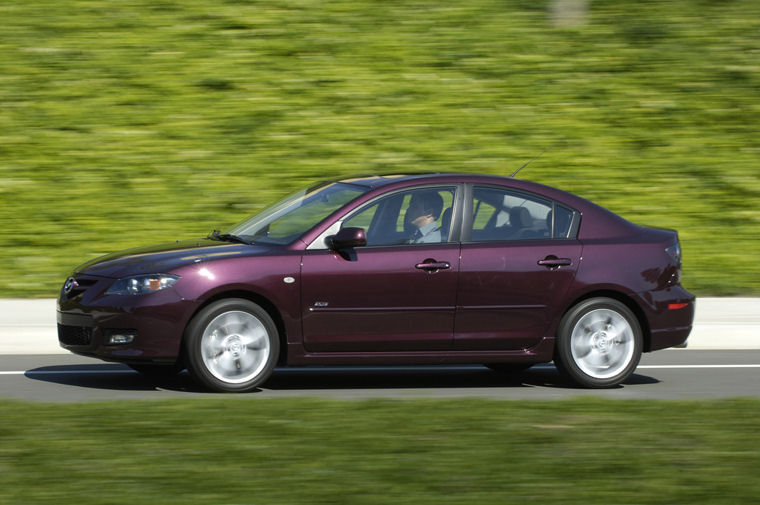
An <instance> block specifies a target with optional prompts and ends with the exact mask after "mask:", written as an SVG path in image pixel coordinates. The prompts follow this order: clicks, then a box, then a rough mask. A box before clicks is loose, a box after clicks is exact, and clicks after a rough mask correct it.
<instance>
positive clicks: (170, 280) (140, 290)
mask: <svg viewBox="0 0 760 505" xmlns="http://www.w3.org/2000/svg"><path fill="white" fill-rule="evenodd" d="M178 280H179V276H177V275H168V274H151V275H135V276H134V277H124V278H123V279H119V280H118V281H116V282H114V283H113V284H112V285H111V287H110V288H108V291H106V294H107V295H146V294H148V293H155V292H156V291H161V290H162V289H166V288H168V287H171V286H173V285H174V283H175V282H177V281H178Z"/></svg>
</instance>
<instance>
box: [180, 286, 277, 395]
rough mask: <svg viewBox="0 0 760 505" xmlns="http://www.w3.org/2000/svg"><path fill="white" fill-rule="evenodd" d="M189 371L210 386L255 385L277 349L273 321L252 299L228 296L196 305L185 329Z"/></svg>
mask: <svg viewBox="0 0 760 505" xmlns="http://www.w3.org/2000/svg"><path fill="white" fill-rule="evenodd" d="M185 351H186V353H187V365H188V371H189V372H190V374H191V375H192V376H193V378H195V380H197V381H198V382H199V383H200V384H202V385H203V386H205V387H207V388H208V389H211V390H213V391H219V392H227V393H243V392H248V391H252V390H254V389H256V387H257V386H259V385H260V384H262V383H263V382H265V381H266V380H267V379H268V378H269V376H270V375H271V374H272V372H273V371H274V367H275V365H276V364H277V358H278V356H279V354H280V339H279V335H278V332H277V326H276V325H275V324H274V321H273V320H272V318H271V317H270V316H269V314H268V313H267V311H265V310H264V309H263V308H261V307H260V306H259V305H256V304H255V303H253V302H251V301H249V300H244V299H240V298H229V299H226V300H220V301H218V302H215V303H212V304H211V305H209V306H208V307H205V308H204V309H203V310H201V311H200V312H199V313H198V314H197V315H196V316H195V317H194V318H193V319H192V320H191V321H190V324H189V325H188V326H187V329H186V330H185Z"/></svg>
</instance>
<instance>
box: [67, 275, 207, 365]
mask: <svg viewBox="0 0 760 505" xmlns="http://www.w3.org/2000/svg"><path fill="white" fill-rule="evenodd" d="M114 280H115V279H111V278H105V277H95V276H86V275H78V276H77V281H78V285H77V289H74V290H70V291H69V292H65V291H64V290H61V294H60V296H59V299H58V313H57V322H58V341H59V344H60V346H61V347H62V348H64V349H67V350H69V351H71V352H73V353H75V354H80V355H83V356H91V357H96V358H100V359H103V360H106V361H118V362H125V363H130V362H135V363H138V362H174V361H176V360H177V357H178V356H179V354H180V350H181V343H182V333H183V331H184V328H185V325H186V323H187V320H188V319H189V317H190V315H191V314H192V313H193V311H194V306H193V304H192V303H191V302H189V301H187V300H184V299H182V298H181V297H180V296H179V295H178V294H177V293H176V291H175V290H174V289H172V288H169V289H166V290H162V291H159V292H156V293H151V294H147V295H138V296H126V295H125V296H120V295H106V294H105V292H106V290H107V289H108V288H109V287H110V286H111V284H112V283H113V282H114ZM125 333H129V334H132V335H134V340H133V341H132V342H129V343H124V344H117V345H114V344H110V343H109V337H110V336H111V335H114V334H125Z"/></svg>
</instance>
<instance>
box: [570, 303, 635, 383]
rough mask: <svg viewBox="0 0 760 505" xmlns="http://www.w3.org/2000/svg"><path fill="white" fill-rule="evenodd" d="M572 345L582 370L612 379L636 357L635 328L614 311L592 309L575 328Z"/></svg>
mask: <svg viewBox="0 0 760 505" xmlns="http://www.w3.org/2000/svg"><path fill="white" fill-rule="evenodd" d="M570 346H571V352H572V355H573V360H574V361H575V363H576V365H578V368H580V369H581V370H582V371H583V373H585V374H586V375H588V376H590V377H593V378H595V379H609V378H611V377H615V376H616V375H618V374H620V373H621V372H623V371H624V370H625V369H626V367H627V366H628V365H629V364H630V363H631V359H633V353H634V348H635V339H634V335H633V328H632V327H631V324H630V323H629V322H628V320H627V319H626V318H625V317H623V316H622V315H621V314H620V313H619V312H617V311H615V310H612V309H596V310H592V311H590V312H588V313H587V314H584V315H583V317H581V318H580V319H579V320H578V322H577V323H576V324H575V326H574V327H573V332H572V334H571V336H570Z"/></svg>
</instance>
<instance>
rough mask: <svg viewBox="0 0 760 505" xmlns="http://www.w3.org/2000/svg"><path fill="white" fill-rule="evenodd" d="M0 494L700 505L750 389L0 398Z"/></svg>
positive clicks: (713, 494)
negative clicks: (724, 392) (477, 396)
mask: <svg viewBox="0 0 760 505" xmlns="http://www.w3.org/2000/svg"><path fill="white" fill-rule="evenodd" d="M0 408H1V409H2V417H1V418H0V503H3V504H6V503H8V504H11V503H13V504H16V503H24V504H30V505H31V504H45V503H49V504H56V505H58V504H61V503H76V504H82V505H85V504H90V503H92V504H98V505H105V504H122V503H143V502H145V503H158V502H160V503H166V504H172V503H177V504H183V505H190V504H195V503H198V504H209V503H214V504H223V503H224V504H268V505H275V504H288V505H290V504H293V503H298V504H312V503H313V504H318V503H345V504H351V505H354V504H387V503H398V504H406V503H409V504H435V505H438V504H442V503H478V504H490V503H494V504H505V503H516V504H524V503H540V504H545V503H567V504H575V503H577V504H582V505H593V504H609V503H616V504H626V503H646V504H669V503H678V504H682V503H688V504H708V503H710V504H712V503H715V504H717V503H721V504H723V503H752V502H755V501H756V498H757V496H758V493H760V481H758V479H757V472H758V470H760V452H758V450H757V442H758V435H757V418H758V416H760V402H758V401H757V400H727V401H713V402H700V403H698V402H650V401H647V402H642V401H631V402H616V401H604V400H594V399H576V400H570V401H557V402H528V403H524V402H522V403H520V402H512V401H485V400H423V401H415V402H405V401H358V402H337V401H323V400H307V399H289V400H255V399H244V398H227V399H218V400H210V401H207V400H203V401H182V400H180V401H166V402H164V401H161V402H131V403H102V404H97V403H96V404H73V405H72V404H66V405H51V404H31V403H19V402H7V401H6V402H2V403H1V404H0Z"/></svg>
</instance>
